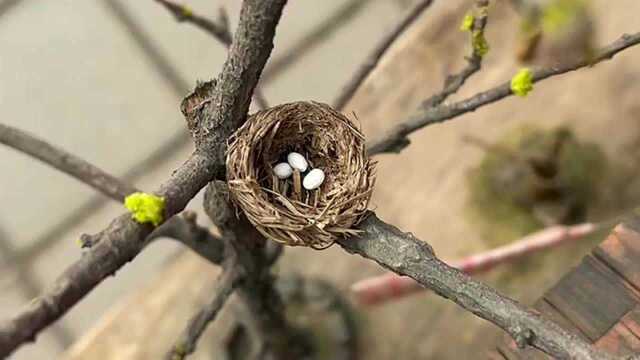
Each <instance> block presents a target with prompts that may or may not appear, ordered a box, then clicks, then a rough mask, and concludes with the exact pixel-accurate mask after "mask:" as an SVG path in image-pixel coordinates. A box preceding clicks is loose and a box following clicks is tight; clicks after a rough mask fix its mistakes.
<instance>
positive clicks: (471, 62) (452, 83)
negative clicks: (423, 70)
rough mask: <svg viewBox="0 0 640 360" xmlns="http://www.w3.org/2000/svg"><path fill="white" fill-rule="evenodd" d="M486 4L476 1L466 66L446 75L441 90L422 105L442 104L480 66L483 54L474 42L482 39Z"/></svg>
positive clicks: (486, 0)
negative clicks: (453, 73)
mask: <svg viewBox="0 0 640 360" xmlns="http://www.w3.org/2000/svg"><path fill="white" fill-rule="evenodd" d="M488 6H489V1H488V0H477V1H476V14H475V15H474V20H473V26H472V28H471V31H470V35H469V39H470V40H469V42H470V44H471V54H470V55H469V56H468V57H467V66H465V67H464V69H462V70H461V71H460V72H459V73H457V74H455V75H449V76H447V78H446V79H445V81H444V87H443V89H442V91H440V92H439V93H437V94H435V95H433V96H432V97H430V98H428V99H427V100H425V101H424V103H423V104H422V106H423V107H432V106H437V105H440V104H442V103H443V102H444V101H445V100H447V98H448V97H449V96H451V95H453V94H455V93H456V92H458V90H460V88H461V87H462V85H464V83H465V82H466V81H467V79H469V78H470V77H471V76H472V75H473V74H475V73H476V72H478V71H480V69H481V68H482V58H483V57H484V55H485V54H483V52H482V51H483V50H482V49H481V48H479V47H478V46H476V45H475V43H476V42H477V41H479V40H478V39H484V28H485V27H486V26H487V12H488V9H487V7H488Z"/></svg>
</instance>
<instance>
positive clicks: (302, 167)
mask: <svg viewBox="0 0 640 360" xmlns="http://www.w3.org/2000/svg"><path fill="white" fill-rule="evenodd" d="M287 161H288V162H289V165H291V167H292V168H294V169H296V170H298V171H300V172H305V171H307V168H308V167H309V163H308V162H307V159H305V158H304V156H302V154H300V153H297V152H292V153H290V154H289V155H287Z"/></svg>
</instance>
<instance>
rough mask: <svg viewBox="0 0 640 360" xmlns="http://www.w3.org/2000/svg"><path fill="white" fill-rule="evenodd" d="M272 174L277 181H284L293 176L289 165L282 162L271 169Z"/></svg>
mask: <svg viewBox="0 0 640 360" xmlns="http://www.w3.org/2000/svg"><path fill="white" fill-rule="evenodd" d="M273 173H274V174H276V176H277V177H278V179H286V178H288V177H289V176H291V174H293V169H292V168H291V165H289V164H287V163H285V162H283V163H279V164H278V165H276V166H274V167H273Z"/></svg>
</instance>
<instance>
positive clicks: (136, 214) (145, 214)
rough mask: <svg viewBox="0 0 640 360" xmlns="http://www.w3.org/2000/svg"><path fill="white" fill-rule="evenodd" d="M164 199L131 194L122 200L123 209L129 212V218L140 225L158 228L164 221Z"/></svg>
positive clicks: (138, 193) (148, 195)
mask: <svg viewBox="0 0 640 360" xmlns="http://www.w3.org/2000/svg"><path fill="white" fill-rule="evenodd" d="M164 205H165V202H164V198H162V197H159V196H156V195H152V194H146V193H141V192H137V193H133V194H131V195H129V196H127V197H126V198H125V199H124V207H126V208H127V210H129V211H130V212H131V218H132V219H133V220H135V221H136V222H139V223H141V224H144V223H151V224H153V226H158V225H160V223H162V220H164Z"/></svg>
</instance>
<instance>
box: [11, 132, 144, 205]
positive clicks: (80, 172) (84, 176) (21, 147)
mask: <svg viewBox="0 0 640 360" xmlns="http://www.w3.org/2000/svg"><path fill="white" fill-rule="evenodd" d="M0 143H1V144H5V145H7V146H9V147H12V148H14V149H16V150H18V151H21V152H23V153H25V154H27V155H30V156H32V157H34V158H36V159H38V160H40V161H42V162H44V163H45V164H47V165H50V166H53V167H54V168H56V169H58V170H60V171H62V172H64V173H66V174H69V175H71V176H73V177H74V178H76V179H78V180H80V181H81V182H83V183H85V184H88V185H89V186H91V187H93V188H94V189H96V190H98V191H100V192H101V193H103V194H104V195H106V196H107V197H110V198H112V199H115V200H116V201H120V202H122V201H123V200H124V198H125V196H127V195H129V194H131V193H133V192H136V191H137V190H136V189H135V188H134V187H133V186H130V185H128V184H124V183H122V182H120V180H118V179H116V178H115V177H114V176H111V175H110V174H108V173H106V172H105V171H103V170H102V169H99V168H98V167H96V166H93V165H91V164H90V163H88V162H86V161H84V160H83V159H80V158H79V157H77V156H75V155H73V154H71V153H68V152H66V151H64V150H62V149H60V148H57V147H55V146H53V145H50V144H48V143H47V142H45V141H43V140H41V139H38V138H37V137H35V136H34V135H32V134H29V133H28V132H26V131H22V130H19V129H16V128H14V127H11V126H8V125H4V124H0Z"/></svg>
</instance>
